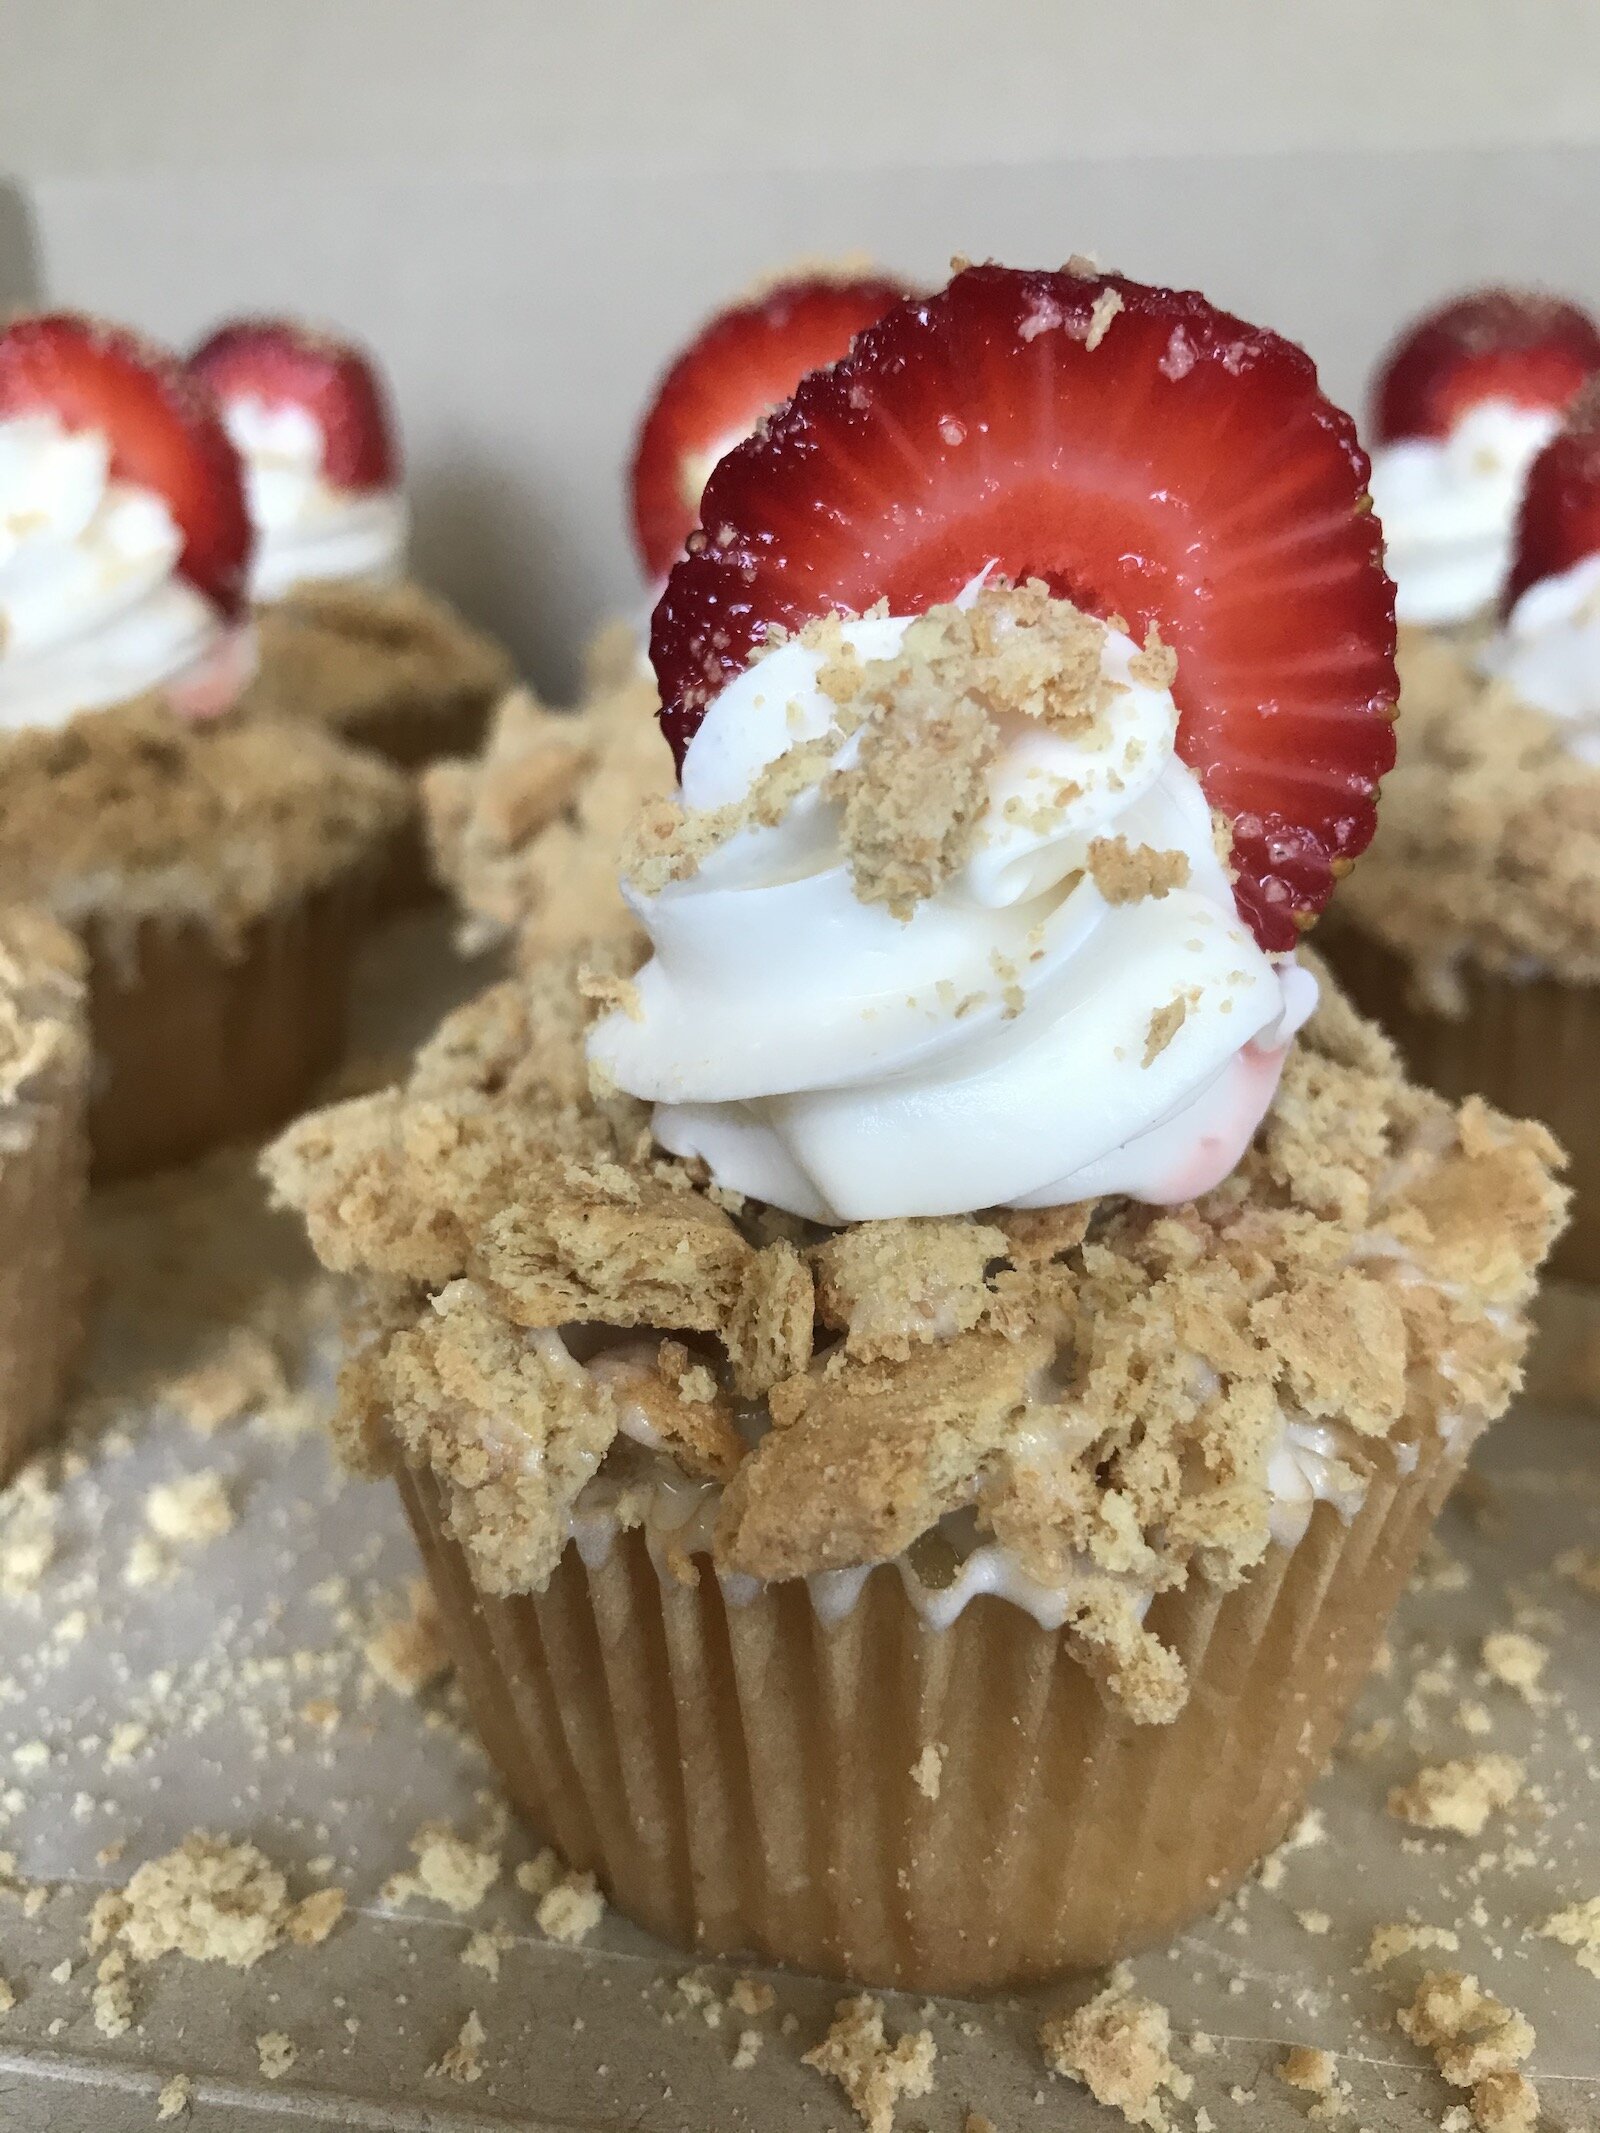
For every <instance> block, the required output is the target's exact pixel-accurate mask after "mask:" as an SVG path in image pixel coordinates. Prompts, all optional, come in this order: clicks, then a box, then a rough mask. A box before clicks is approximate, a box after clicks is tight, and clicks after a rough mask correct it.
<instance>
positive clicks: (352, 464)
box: [189, 317, 410, 600]
mask: <svg viewBox="0 0 1600 2133" xmlns="http://www.w3.org/2000/svg"><path fill="white" fill-rule="evenodd" d="M189 361H190V366H191V368H192V369H193V370H194V371H195V373H196V374H197V375H198V376H199V377H201V378H203V379H204V380H205V382H206V384H207V385H208V386H209V387H210V389H211V391H212V392H213V393H215V395H216V397H217V401H218V404H219V406H220V408H221V411H222V419H223V421H224V423H225V424H226V426H227V431H228V435H229V436H230V437H231V438H232V440H233V442H234V444H235V446H236V447H237V448H238V451H239V455H240V458H241V460H242V461H243V465H244V476H245V494H246V497H247V500H248V503H249V508H250V519H251V523H252V525H253V526H254V528H255V534H256V542H255V552H254V555H253V557H252V560H251V567H250V596H251V598H252V599H254V600H277V599H281V598H282V596H283V595H284V594H285V593H286V592H288V591H289V590H290V588H291V587H293V586H295V585H299V584H303V583H305V582H307V581H322V580H325V579H334V580H344V579H350V578H365V579H375V580H378V581H383V580H386V579H390V578H395V577H398V576H399V575H400V573H401V572H402V570H403V569H404V567H405V557H406V541H407V537H408V535H409V532H410V513H409V510H408V508H407V504H406V499H405V492H404V490H403V489H402V487H401V467H400V444H399V438H398V435H397V433H396V429H395V424H394V418H393V415H392V413H391V411H390V408H389V405H388V400H387V396H386V394H385V392H384V388H383V383H382V380H381V379H380V377H379V375H378V371H377V366H376V365H375V364H374V363H373V361H372V359H371V357H370V356H369V355H368V354H367V353H366V351H365V350H364V349H362V348H359V347H357V346H356V344H355V343H354V342H352V341H347V340H341V339H339V338H337V337H336V336H335V335H333V334H331V333H327V332H324V331H321V330H318V329H314V328H312V327H309V326H306V325H304V324H302V323H300V322H299V321H297V320H294V319H285V318H262V317H249V318H237V319H230V320H229V321H227V323H226V324H224V325H221V326H218V327H217V328H216V329H215V330H214V331H213V332H212V333H210V334H209V335H208V336H207V337H206V339H205V340H204V341H202V342H201V344H200V346H199V347H198V348H197V349H196V350H195V351H194V354H193V355H192V356H191V357H190V359H189Z"/></svg>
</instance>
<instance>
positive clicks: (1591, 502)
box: [1504, 379, 1600, 614]
mask: <svg viewBox="0 0 1600 2133" xmlns="http://www.w3.org/2000/svg"><path fill="white" fill-rule="evenodd" d="M1592 555H1600V379H1593V380H1591V381H1590V383H1589V384H1588V385H1586V386H1585V387H1584V389H1583V391H1582V392H1581V393H1579V395H1578V397H1577V399H1576V400H1574V401H1573V403H1572V405H1571V407H1569V408H1568V410H1567V418H1566V420H1565V422H1563V424H1562V425H1561V427H1560V429H1559V430H1557V431H1556V434H1555V435H1554V436H1553V437H1552V438H1551V440H1550V442H1549V443H1548V444H1547V445H1546V446H1545V448H1544V450H1543V451H1542V452H1541V453H1540V454H1539V456H1538V458H1537V459H1536V460H1535V461H1534V462H1533V465H1532V466H1531V467H1530V468H1529V469H1528V479H1527V482H1526V484H1525V486H1524V488H1523V491H1522V510H1521V512H1520V514H1519V516H1518V519H1517V545H1516V550H1515V553H1514V554H1513V556H1512V560H1511V575H1510V576H1509V578H1508V579H1507V580H1506V589H1505V595H1504V607H1505V612H1506V613H1507V614H1509V613H1510V612H1511V610H1512V608H1513V607H1515V606H1516V604H1517V602H1518V600H1520V599H1521V597H1522V595H1523V594H1524V593H1525V592H1526V591H1527V589H1528V587H1529V586H1530V585H1537V584H1538V583H1539V582H1540V581H1541V579H1544V578H1553V577H1556V576H1558V575H1559V574H1560V573H1561V572H1562V571H1564V570H1571V569H1572V567H1573V565H1574V564H1577V563H1583V562H1587V560H1588V559H1589V557H1590V556H1592Z"/></svg>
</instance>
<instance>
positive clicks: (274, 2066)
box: [256, 2029, 300, 2081]
mask: <svg viewBox="0 0 1600 2133" xmlns="http://www.w3.org/2000/svg"><path fill="white" fill-rule="evenodd" d="M299 2056H300V2053H299V2049H298V2047H297V2046H296V2045H295V2043H294V2040H293V2039H292V2038H290V2037H286V2036H285V2035H284V2033H283V2031H282V2030H281V2029H269V2030H268V2031H267V2032H266V2033H265V2034H264V2035H263V2036H259V2037H257V2039H256V2061H257V2064H258V2065H259V2066H260V2068H261V2073H262V2077H263V2079H265V2080H267V2081H281V2080H282V2079H283V2077H284V2075H285V2074H286V2073H288V2071H289V2069H290V2068H291V2067H292V2066H293V2065H294V2063H295V2061H296V2059H298V2058H299Z"/></svg>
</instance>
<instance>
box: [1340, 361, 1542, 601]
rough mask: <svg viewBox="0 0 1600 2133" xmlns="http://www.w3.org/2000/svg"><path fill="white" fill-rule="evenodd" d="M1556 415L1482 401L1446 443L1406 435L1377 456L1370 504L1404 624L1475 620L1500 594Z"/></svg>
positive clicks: (1380, 449)
mask: <svg viewBox="0 0 1600 2133" xmlns="http://www.w3.org/2000/svg"><path fill="white" fill-rule="evenodd" d="M1560 424H1561V417H1560V414H1559V413H1558V412H1553V411H1552V410H1550V409H1548V408H1528V407H1518V406H1516V405H1515V404H1514V403H1513V402H1511V401H1509V400H1484V401H1481V402H1480V403H1479V405H1478V406H1476V407H1474V408H1472V409H1470V410H1469V411H1468V412H1467V413H1466V414H1465V415H1463V416H1462V418H1461V420H1460V421H1459V422H1458V423H1457V424H1456V426H1455V428H1454V429H1453V430H1452V431H1451V432H1450V434H1449V436H1448V437H1444V438H1437V437H1405V438H1401V439H1399V440H1397V441H1396V442H1395V443H1393V444H1381V445H1378V446H1377V447H1376V448H1375V449H1374V451H1373V454H1372V504H1373V509H1374V510H1375V511H1376V512H1377V514H1378V520H1379V523H1380V524H1381V526H1382V527H1383V538H1384V554H1385V560H1386V561H1387V564H1388V568H1389V575H1390V576H1391V577H1392V578H1393V579H1394V582H1395V595H1396V597H1395V613H1396V615H1397V616H1398V617H1399V619H1400V620H1401V621H1402V622H1414V623H1418V624H1421V625H1423V626H1433V627H1437V626H1441V625H1448V624H1451V623H1457V622H1467V621H1470V620H1471V618H1472V617H1473V616H1474V615H1479V614H1482V613H1483V612H1484V611H1485V609H1487V608H1489V607H1491V606H1493V604H1494V602H1495V601H1496V600H1497V599H1498V598H1499V595H1500V588H1501V587H1502V585H1503V584H1504V583H1505V579H1506V572H1507V571H1508V569H1509V568H1510V564H1511V544H1512V540H1513V537H1514V535H1515V532H1516V522H1517V510H1518V507H1519V506H1520V504H1521V502H1522V489H1523V484H1524V482H1525V481H1526V479H1527V474H1528V469H1529V467H1530V466H1531V465H1532V464H1533V462H1534V460H1535V459H1536V458H1537V457H1538V455H1539V453H1540V451H1541V450H1542V449H1543V447H1544V446H1545V445H1546V444H1547V443H1548V442H1549V441H1550V439H1551V438H1552V437H1553V436H1554V435H1555V433H1556V431H1557V429H1558V428H1559V427H1560Z"/></svg>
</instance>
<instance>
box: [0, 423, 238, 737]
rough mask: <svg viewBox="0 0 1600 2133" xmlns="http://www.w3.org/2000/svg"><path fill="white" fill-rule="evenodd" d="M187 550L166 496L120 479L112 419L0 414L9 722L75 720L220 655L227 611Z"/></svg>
mask: <svg viewBox="0 0 1600 2133" xmlns="http://www.w3.org/2000/svg"><path fill="white" fill-rule="evenodd" d="M182 550H183V536H182V534H181V533H180V531H179V530H178V527H177V526H176V524H175V523H174V522H173V517H172V513H171V511H170V510H169V509H168V506H167V503H166V500H165V498H163V497H161V496H158V495H157V494H156V493H155V492H154V491H153V490H150V489H142V488H137V487H135V486H133V485H132V484H130V483H128V482H123V481H114V480H113V479H112V478H111V471H110V447H109V445H108V444H107V441H106V439H105V437H104V436H102V435H101V434H100V433H99V432H97V431H93V430H67V429H64V428H63V427H62V425H61V423H60V422H59V421H57V419H56V418H55V416H53V415H49V414H36V415H16V416H12V417H10V418H9V419H7V420H4V421H0V728H4V727H11V728H16V727H21V726H64V725H65V724H66V723H67V721H68V720H69V719H70V718H72V717H74V716H75V715H76V714H77V713H78V712H80V711H94V710H99V709H100V708H102V707H103V706H105V705H107V704H115V703H122V702H124V701H125V700H126V699H127V698H129V697H131V696H137V695H139V694H140V693H141V691H143V690H145V689H152V688H155V687H156V686H157V685H158V684H161V683H163V682H170V681H173V680H175V679H178V678H179V677H184V678H185V679H188V678H190V677H192V676H193V675H194V674H195V672H196V671H197V670H199V669H200V668H201V667H203V666H204V665H205V664H206V663H207V662H208V660H209V659H210V658H211V657H212V656H213V655H216V654H217V653H218V652H219V650H220V649H221V648H222V646H223V641H224V629H223V623H222V619H221V617H220V616H219V614H218V612H217V610H216V609H215V608H214V607H213V606H212V604H211V602H210V601H209V600H207V599H206V598H205V597H204V595H203V594H201V593H199V592H197V591H196V590H195V588H194V587H193V586H192V585H190V584H189V583H188V581H187V580H186V579H184V578H182V577H180V576H179V575H178V558H179V556H180V555H181V553H182Z"/></svg>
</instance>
